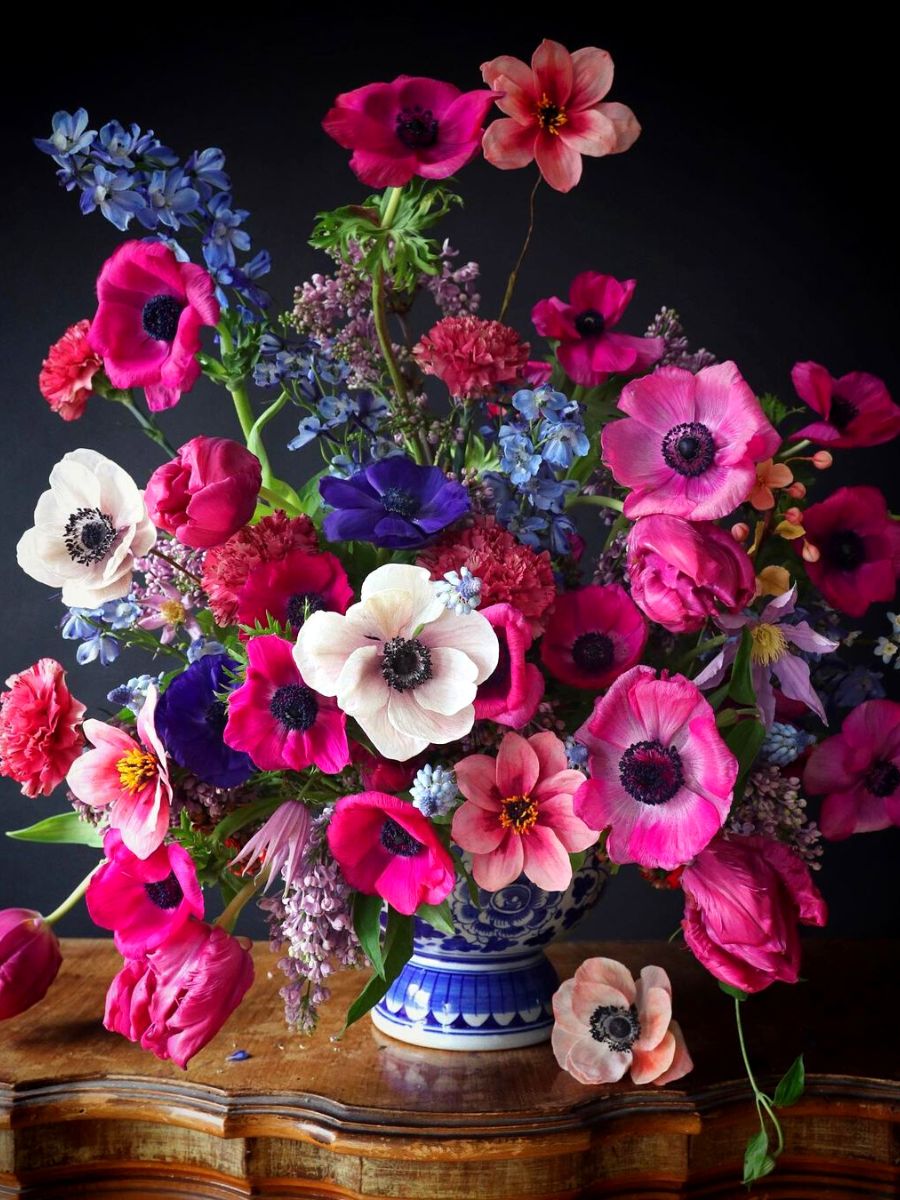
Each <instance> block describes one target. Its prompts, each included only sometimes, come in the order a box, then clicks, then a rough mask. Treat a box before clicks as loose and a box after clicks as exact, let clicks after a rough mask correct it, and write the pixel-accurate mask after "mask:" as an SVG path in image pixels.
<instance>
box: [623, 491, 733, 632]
mask: <svg viewBox="0 0 900 1200" xmlns="http://www.w3.org/2000/svg"><path fill="white" fill-rule="evenodd" d="M627 547H628V549H627V559H626V562H627V574H628V582H629V584H630V585H631V595H632V597H633V598H634V601H635V603H636V604H637V606H638V607H639V608H640V609H642V610H643V612H644V613H645V614H646V615H647V616H648V617H649V618H650V620H651V621H655V622H656V624H657V625H662V627H663V628H664V629H668V630H669V632H670V633H693V632H694V631H695V630H697V629H700V628H701V627H702V626H703V625H704V623H705V622H706V621H708V620H709V618H710V617H716V616H717V615H718V614H719V612H720V611H722V610H724V611H725V612H736V611H737V610H739V609H741V608H744V607H745V605H747V604H749V603H750V602H751V600H752V599H753V597H754V595H755V594H756V577H755V575H754V573H753V562H752V560H751V559H750V558H749V556H748V554H747V552H746V550H744V548H743V547H742V546H740V545H738V543H737V542H735V540H734V538H733V537H732V536H731V534H730V533H728V532H727V531H726V530H724V529H721V528H720V527H719V526H718V525H715V524H713V522H712V521H684V520H682V519H681V517H670V516H666V515H665V514H664V513H659V514H657V515H656V516H653V517H641V518H640V519H639V520H637V521H635V523H634V525H633V526H632V528H631V532H630V533H629V535H628V543H627Z"/></svg>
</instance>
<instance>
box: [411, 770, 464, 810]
mask: <svg viewBox="0 0 900 1200" xmlns="http://www.w3.org/2000/svg"><path fill="white" fill-rule="evenodd" d="M409 794H410V796H412V802H413V804H414V805H415V807H416V808H417V809H418V810H419V812H420V813H421V814H422V815H423V816H425V817H443V816H446V815H447V813H448V812H450V810H451V809H452V808H453V806H454V804H455V803H456V800H457V798H458V796H459V790H458V788H457V786H456V776H455V775H454V773H453V771H451V770H450V769H449V768H448V767H432V766H431V765H430V764H428V765H426V766H424V767H421V768H420V769H419V770H418V771H417V772H416V778H415V781H414V782H413V785H412V787H411V788H410V789H409Z"/></svg>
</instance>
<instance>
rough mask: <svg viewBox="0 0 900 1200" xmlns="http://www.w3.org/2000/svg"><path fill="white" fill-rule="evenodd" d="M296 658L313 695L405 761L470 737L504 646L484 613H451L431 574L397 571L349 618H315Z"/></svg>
mask: <svg viewBox="0 0 900 1200" xmlns="http://www.w3.org/2000/svg"><path fill="white" fill-rule="evenodd" d="M259 640H260V639H259V638H256V639H254V641H259ZM253 644H254V642H251V643H250V646H251V647H252V646H253ZM294 655H295V658H296V661H297V665H298V666H299V668H300V671H301V673H302V675H303V678H304V679H305V680H306V681H307V683H308V684H309V686H310V687H313V688H315V690H316V691H317V692H321V693H322V695H324V696H336V697H337V703H338V706H339V707H340V708H341V710H342V711H343V712H345V713H346V714H347V715H348V716H351V717H354V718H355V720H356V721H357V722H358V723H359V725H360V727H361V728H362V730H363V731H364V732H365V733H366V734H367V735H368V737H369V739H370V740H371V742H372V744H373V745H374V747H375V749H376V750H377V751H378V752H379V753H380V754H383V755H384V756H385V757H386V758H392V759H395V760H396V761H398V762H405V761H406V760H407V759H409V758H412V757H413V756H414V755H416V754H420V753H421V752H422V751H423V750H425V749H426V748H427V747H428V746H429V745H431V744H432V743H437V744H439V745H442V744H444V743H446V742H454V741H456V740H457V738H461V737H464V736H465V735H466V734H467V733H468V732H469V730H470V729H471V728H472V725H473V723H474V721H475V707H474V703H473V702H474V700H475V695H476V693H477V690H478V685H479V684H481V683H484V681H485V680H486V679H488V678H489V676H490V675H491V674H492V673H493V671H494V670H495V669H496V666H497V662H498V657H499V646H498V642H497V635H496V634H495V633H494V630H493V629H492V627H491V625H490V622H489V621H488V620H487V619H486V618H485V617H483V616H482V615H481V613H480V612H477V611H476V612H471V613H467V614H466V615H465V616H457V615H456V613H454V612H451V611H450V609H448V608H446V607H445V606H444V603H443V601H442V600H441V598H440V596H439V595H438V592H437V589H436V588H435V586H434V584H433V583H432V582H431V580H430V578H429V576H428V571H427V570H426V569H425V568H424V567H411V566H404V565H401V564H399V563H397V564H392V563H389V564H388V565H386V566H384V567H379V568H378V569H377V570H376V571H373V572H372V574H371V575H369V576H368V577H367V578H366V579H365V581H364V582H363V585H362V590H361V593H360V603H358V604H353V605H351V606H350V608H348V609H347V613H346V615H345V616H342V615H341V614H339V613H330V612H316V613H313V614H312V615H311V616H310V617H309V618H308V619H307V621H306V624H305V625H304V626H303V628H302V629H301V630H300V633H299V635H298V637H297V644H296V647H295V650H294Z"/></svg>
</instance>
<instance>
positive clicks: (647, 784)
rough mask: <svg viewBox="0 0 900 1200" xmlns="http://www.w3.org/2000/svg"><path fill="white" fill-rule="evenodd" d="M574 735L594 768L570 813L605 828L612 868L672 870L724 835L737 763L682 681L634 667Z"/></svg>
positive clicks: (698, 696) (698, 697) (705, 707)
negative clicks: (721, 832) (636, 866)
mask: <svg viewBox="0 0 900 1200" xmlns="http://www.w3.org/2000/svg"><path fill="white" fill-rule="evenodd" d="M575 736H576V738H577V739H578V741H579V742H581V743H582V745H584V746H587V748H588V751H589V756H590V757H589V763H590V768H591V778H590V779H589V780H588V782H587V783H585V784H584V785H583V786H582V788H581V789H580V790H579V792H578V794H577V796H576V797H575V811H576V812H577V813H578V815H579V816H580V817H582V819H583V820H585V821H586V822H587V823H588V824H589V825H591V826H592V827H593V828H595V829H609V831H610V833H609V839H608V841H607V843H606V847H607V850H608V852H609V856H610V858H611V859H612V860H613V862H617V863H630V862H634V863H639V864H640V865H641V866H642V867H661V868H662V869H663V870H664V871H672V870H674V869H675V868H676V867H679V866H681V865H682V864H683V863H686V862H689V861H690V859H692V858H693V857H694V855H695V854H698V853H699V852H700V851H701V850H702V849H703V847H704V846H706V845H707V844H708V842H709V841H710V839H711V838H712V837H714V836H715V834H716V833H718V831H719V830H720V829H721V828H722V825H723V824H724V822H725V818H726V817H727V816H728V810H729V808H730V806H731V797H732V791H733V789H734V781H735V779H736V778H737V773H738V762H737V759H736V758H735V757H734V755H733V754H732V753H731V751H730V750H729V749H728V747H727V746H726V745H725V743H724V741H723V740H722V738H721V736H720V734H719V731H718V730H717V729H716V714H715V713H714V712H713V710H712V708H711V707H710V705H709V704H708V703H707V701H706V700H705V699H704V697H703V695H702V693H701V692H700V690H699V688H697V687H696V686H695V685H694V684H693V683H691V682H690V680H688V679H685V678H684V676H683V675H672V676H669V675H668V674H667V673H666V672H664V673H663V676H662V678H660V679H657V678H656V672H655V671H654V670H653V668H652V667H632V669H631V670H630V671H629V672H628V673H627V675H621V676H620V677H619V678H618V679H617V680H616V681H615V683H614V684H613V685H612V687H611V688H610V689H609V691H608V692H607V693H606V695H605V696H603V697H601V698H600V699H598V700H597V701H596V703H595V704H594V711H593V713H592V714H591V716H590V717H588V719H587V721H586V722H585V723H584V725H582V726H581V728H580V729H579V730H578V731H577V732H576V734H575Z"/></svg>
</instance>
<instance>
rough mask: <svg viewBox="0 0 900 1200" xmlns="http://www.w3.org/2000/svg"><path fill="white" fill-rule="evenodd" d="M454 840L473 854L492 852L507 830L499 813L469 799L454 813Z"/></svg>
mask: <svg viewBox="0 0 900 1200" xmlns="http://www.w3.org/2000/svg"><path fill="white" fill-rule="evenodd" d="M451 828H452V833H453V840H454V841H455V842H456V844H457V845H458V846H461V847H462V848H463V850H469V851H470V852H472V853H473V854H490V853H491V852H492V851H494V850H496V849H497V847H498V846H499V845H500V843H501V841H502V840H503V837H504V834H505V832H506V831H505V830H504V828H503V826H502V825H501V824H500V822H499V820H498V819H497V814H496V813H492V812H489V811H488V810H487V809H485V808H479V806H478V805H477V804H473V803H472V802H471V801H469V802H468V803H467V804H463V805H461V806H460V807H459V808H458V809H457V810H456V812H455V813H454V814H453V825H452V827H451Z"/></svg>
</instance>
